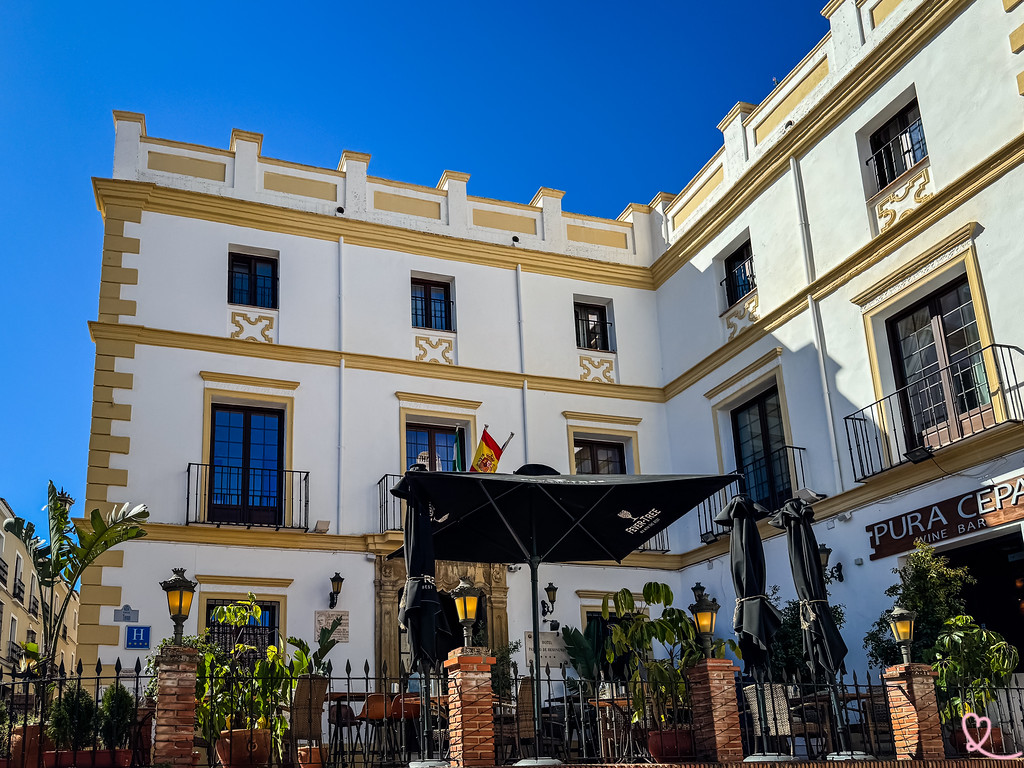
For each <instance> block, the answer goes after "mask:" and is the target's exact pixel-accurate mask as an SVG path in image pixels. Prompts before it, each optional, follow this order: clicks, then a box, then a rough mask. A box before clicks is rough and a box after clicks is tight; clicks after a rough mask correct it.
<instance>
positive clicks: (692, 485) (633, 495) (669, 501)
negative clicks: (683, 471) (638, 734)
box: [391, 465, 736, 745]
mask: <svg viewBox="0 0 1024 768" xmlns="http://www.w3.org/2000/svg"><path fill="white" fill-rule="evenodd" d="M519 472H520V473H517V474H514V475H499V474H484V473H478V472H407V473H406V475H405V478H404V480H403V482H402V483H400V484H399V486H398V487H396V488H395V489H394V490H392V493H394V494H395V495H396V496H399V497H402V498H409V497H410V496H411V497H412V498H413V499H414V500H416V502H417V503H418V504H422V505H424V506H428V507H430V508H432V515H431V517H432V521H433V522H432V525H433V533H434V554H435V556H436V557H437V558H439V559H441V560H456V561H462V562H477V563H528V564H529V566H530V582H531V588H532V598H533V673H534V676H535V678H536V679H535V681H534V686H533V693H534V729H535V733H534V735H535V738H536V742H535V743H536V744H538V745H539V744H540V743H541V742H540V689H541V686H540V609H539V605H540V603H539V595H538V585H537V580H538V579H537V570H538V567H539V566H540V564H541V563H542V562H547V563H551V562H556V563H564V562H572V561H579V560H614V561H616V562H621V561H622V559H623V558H624V557H626V556H627V555H628V554H630V553H631V552H633V551H634V550H635V549H637V547H639V546H640V545H641V544H644V543H645V542H647V541H648V540H649V539H651V538H652V537H653V536H655V535H657V534H658V533H659V532H661V531H662V530H664V529H665V528H667V527H668V526H669V525H670V524H672V523H673V522H675V521H676V520H678V519H679V518H680V517H682V516H683V515H684V514H686V513H687V512H689V511H690V510H691V509H693V508H694V507H696V506H697V505H698V504H700V503H701V502H702V501H704V500H705V499H706V498H708V497H709V496H711V495H712V494H714V493H716V492H717V491H719V490H721V489H722V488H724V487H726V486H727V485H728V484H729V483H731V482H734V481H735V480H736V477H735V476H734V475H559V474H557V473H556V472H555V470H553V469H551V468H550V467H544V466H542V465H527V467H523V468H522V469H521V470H520V471H519ZM399 554H400V551H399V552H395V553H393V554H392V555H391V557H397V556H399Z"/></svg>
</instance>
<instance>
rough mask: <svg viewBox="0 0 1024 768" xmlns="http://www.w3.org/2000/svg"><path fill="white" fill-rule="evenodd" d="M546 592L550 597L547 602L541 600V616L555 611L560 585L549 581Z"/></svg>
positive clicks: (545, 588)
mask: <svg viewBox="0 0 1024 768" xmlns="http://www.w3.org/2000/svg"><path fill="white" fill-rule="evenodd" d="M544 594H546V595H547V596H548V599H547V602H545V601H544V600H541V601H540V615H541V616H547V615H548V614H550V613H554V612H555V598H556V597H557V596H558V587H556V586H555V585H554V584H552V583H551V582H550V581H549V582H548V585H547V586H546V587H544Z"/></svg>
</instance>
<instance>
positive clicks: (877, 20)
mask: <svg viewBox="0 0 1024 768" xmlns="http://www.w3.org/2000/svg"><path fill="white" fill-rule="evenodd" d="M902 2H903V0H881V2H880V3H876V4H875V6H874V7H873V8H872V9H871V25H872V26H873V27H875V28H878V27H880V26H882V22H883V21H885V20H886V19H887V18H889V16H891V15H892V12H893V11H895V10H896V8H898V7H899V5H900V3H902Z"/></svg>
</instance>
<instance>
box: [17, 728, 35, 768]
mask: <svg viewBox="0 0 1024 768" xmlns="http://www.w3.org/2000/svg"><path fill="white" fill-rule="evenodd" d="M39 734H40V727H39V726H38V725H18V726H15V727H14V729H13V730H12V731H11V768H35V766H37V765H39Z"/></svg>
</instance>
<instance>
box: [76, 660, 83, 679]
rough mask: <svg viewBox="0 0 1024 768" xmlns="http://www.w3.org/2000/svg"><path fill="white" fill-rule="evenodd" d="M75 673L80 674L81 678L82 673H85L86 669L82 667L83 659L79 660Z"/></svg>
mask: <svg viewBox="0 0 1024 768" xmlns="http://www.w3.org/2000/svg"><path fill="white" fill-rule="evenodd" d="M75 671H76V672H77V673H78V676H79V677H81V676H82V672H84V671H85V667H84V666H82V660H81V659H79V660H78V666H77V667H76V668H75Z"/></svg>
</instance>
